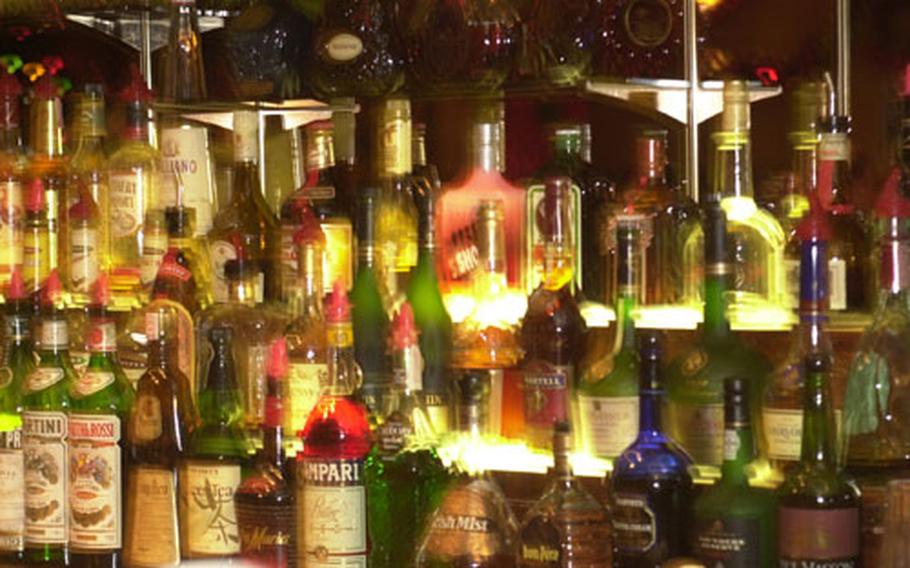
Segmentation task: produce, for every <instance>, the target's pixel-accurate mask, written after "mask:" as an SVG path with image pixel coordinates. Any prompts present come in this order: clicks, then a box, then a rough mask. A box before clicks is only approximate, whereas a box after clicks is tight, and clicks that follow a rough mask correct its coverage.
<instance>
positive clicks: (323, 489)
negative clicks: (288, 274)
mask: <svg viewBox="0 0 910 568" xmlns="http://www.w3.org/2000/svg"><path fill="white" fill-rule="evenodd" d="M326 340H327V343H328V346H327V356H326V358H327V360H328V371H329V377H328V386H327V387H326V388H325V389H324V390H323V394H322V396H321V397H320V399H319V402H318V403H317V404H316V407H315V408H314V409H313V412H312V413H311V414H310V417H309V418H308V419H307V422H306V426H305V427H304V430H303V453H302V454H301V455H300V456H298V459H297V518H298V519H300V521H299V522H298V524H297V564H298V565H299V566H312V565H314V564H317V563H327V564H332V563H336V564H338V563H344V564H350V565H357V564H358V563H359V564H360V565H362V566H366V563H367V554H368V540H367V500H366V486H365V479H364V471H363V467H364V459H365V458H366V455H367V452H369V450H370V427H369V424H368V422H367V411H366V408H365V407H364V406H363V405H362V404H360V403H359V402H357V401H356V400H354V398H353V397H352V394H353V391H354V389H355V388H356V386H357V380H358V377H357V363H356V362H355V361H354V349H353V345H352V344H353V341H354V333H353V329H352V325H351V306H350V303H349V302H348V299H347V294H346V293H345V290H344V288H343V287H342V285H341V284H339V283H336V284H335V287H334V289H333V290H332V295H331V296H330V298H329V300H328V303H327V305H326ZM326 506H329V507H338V508H337V509H333V510H335V511H338V514H337V515H332V514H326V512H325V511H326V510H325V507H326Z"/></svg>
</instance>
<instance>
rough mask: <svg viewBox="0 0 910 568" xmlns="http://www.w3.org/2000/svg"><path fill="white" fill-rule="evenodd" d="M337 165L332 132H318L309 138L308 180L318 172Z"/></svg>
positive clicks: (307, 155) (307, 149)
mask: <svg viewBox="0 0 910 568" xmlns="http://www.w3.org/2000/svg"><path fill="white" fill-rule="evenodd" d="M334 165H335V146H334V142H333V135H332V132H331V131H330V130H316V131H313V132H310V135H309V136H308V137H307V148H306V173H307V180H308V181H309V179H310V177H311V176H316V175H317V174H318V172H321V171H323V170H328V169H329V168H331V167H333V166H334Z"/></svg>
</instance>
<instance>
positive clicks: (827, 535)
mask: <svg viewBox="0 0 910 568" xmlns="http://www.w3.org/2000/svg"><path fill="white" fill-rule="evenodd" d="M804 364H805V370H804V371H803V372H804V374H805V386H804V389H803V428H802V432H803V437H802V445H801V448H800V459H799V465H798V466H797V468H796V469H795V470H794V471H792V472H791V473H789V474H788V475H787V477H786V478H785V479H784V482H783V484H782V485H781V486H780V487H779V488H778V508H777V558H778V566H847V567H853V566H859V565H860V530H859V527H860V502H861V497H860V493H859V490H858V489H857V488H856V486H855V485H854V484H853V482H852V481H851V480H850V479H848V478H847V476H846V475H845V474H844V473H843V471H842V468H841V467H840V466H839V465H838V459H837V453H836V450H835V448H836V443H837V442H836V440H837V427H836V426H835V422H834V408H833V407H834V405H833V404H832V399H831V394H830V385H829V375H828V373H829V371H830V369H831V363H830V358H829V357H827V356H825V355H824V354H812V353H810V354H809V355H807V356H806V359H805V363H804Z"/></svg>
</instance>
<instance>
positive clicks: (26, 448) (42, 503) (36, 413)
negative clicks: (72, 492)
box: [22, 270, 76, 565]
mask: <svg viewBox="0 0 910 568" xmlns="http://www.w3.org/2000/svg"><path fill="white" fill-rule="evenodd" d="M62 295H63V287H62V284H61V283H60V277H59V276H58V275H57V271H56V270H54V271H52V272H51V274H50V276H49V277H48V279H47V284H46V285H45V287H44V289H43V292H42V303H41V315H40V318H41V321H40V332H39V336H38V338H39V339H38V345H39V348H38V365H37V367H36V368H35V369H34V370H33V371H32V372H31V373H30V374H29V375H28V376H27V377H26V379H25V383H24V384H23V386H22V452H23V455H24V459H25V559H26V562H27V563H29V564H50V565H66V563H67V562H68V561H69V557H70V554H69V548H68V543H69V534H68V527H69V522H70V519H69V515H70V511H69V508H70V501H69V496H68V492H67V484H68V481H69V472H70V464H69V461H68V459H67V455H66V439H67V436H68V435H69V428H68V421H67V412H68V411H69V409H70V404H71V401H70V391H71V390H72V385H73V383H75V382H76V372H75V371H74V370H73V366H72V364H71V363H70V359H69V337H68V330H67V325H66V316H65V313H64V311H63V309H62V307H63V298H62Z"/></svg>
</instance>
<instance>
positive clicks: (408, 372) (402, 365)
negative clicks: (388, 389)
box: [393, 344, 423, 395]
mask: <svg viewBox="0 0 910 568" xmlns="http://www.w3.org/2000/svg"><path fill="white" fill-rule="evenodd" d="M393 373H394V380H395V384H396V385H397V386H399V387H401V388H402V389H403V391H404V393H405V395H413V394H416V393H419V392H422V391H423V357H422V356H421V354H420V347H419V346H418V345H417V344H414V345H409V346H407V347H404V348H402V349H398V350H396V352H395V361H394V366H393Z"/></svg>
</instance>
